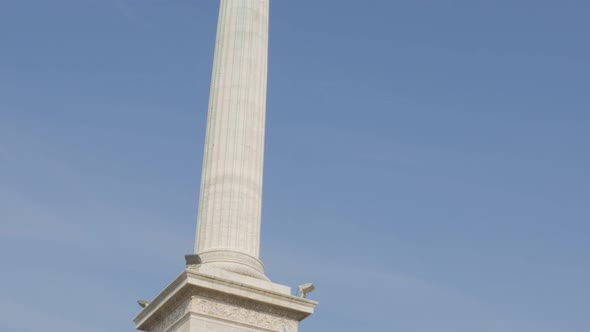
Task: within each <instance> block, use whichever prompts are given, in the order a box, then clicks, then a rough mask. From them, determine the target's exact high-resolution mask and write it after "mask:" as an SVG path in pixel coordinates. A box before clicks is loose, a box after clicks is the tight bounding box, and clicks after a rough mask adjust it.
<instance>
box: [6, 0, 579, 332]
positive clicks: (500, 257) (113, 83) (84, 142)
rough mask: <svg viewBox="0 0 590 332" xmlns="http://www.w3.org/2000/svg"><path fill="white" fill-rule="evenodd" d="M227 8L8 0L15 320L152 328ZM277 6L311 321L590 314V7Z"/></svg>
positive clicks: (280, 163) (299, 246)
mask: <svg viewBox="0 0 590 332" xmlns="http://www.w3.org/2000/svg"><path fill="white" fill-rule="evenodd" d="M217 6H218V1H216V0H194V1H192V0H191V1H189V0H174V1H173V0H53V1H41V0H38V1H32V0H3V1H1V2H0V225H1V226H0V261H1V265H0V271H1V273H0V281H1V282H0V285H1V286H0V330H1V331H13V332H29V331H37V330H38V329H39V326H42V327H43V328H44V330H45V331H76V330H77V331H89V332H106V331H109V332H112V331H133V330H134V328H133V325H132V323H131V319H132V318H133V317H134V316H135V314H137V313H138V312H139V309H140V308H139V306H137V304H136V303H135V301H136V300H137V299H141V298H150V297H153V296H154V295H156V294H157V293H158V292H159V291H160V290H161V289H162V288H163V287H165V285H167V284H168V283H169V282H170V281H172V280H173V278H175V277H176V276H177V275H178V274H179V273H180V272H181V271H182V269H183V264H184V259H183V255H184V254H186V253H189V252H190V251H191V250H192V244H193V241H194V231H195V221H196V211H197V201H198V187H199V177H200V169H201V154H202V150H203V139H204V129H205V121H206V111H207V103H208V100H207V99H208V93H209V80H210V77H211V66H212V58H213V46H214V39H215V28H216V19H217ZM271 6H272V9H271V43H270V70H269V75H270V76H269V96H268V113H267V141H266V161H265V186H264V190H265V191H264V204H263V224H262V225H263V226H262V232H263V233H262V247H261V251H262V253H261V256H262V259H263V261H264V263H265V265H266V269H267V274H268V275H269V276H270V277H271V279H272V280H273V281H275V282H278V283H282V284H287V285H291V286H296V285H298V284H301V283H305V282H310V281H312V282H314V283H315V284H316V285H317V290H316V291H315V292H314V293H312V295H311V298H312V299H314V300H317V301H319V302H320V305H319V306H318V308H317V311H316V314H315V315H314V316H312V317H310V318H309V319H308V320H306V321H304V323H303V324H302V328H301V330H302V331H306V332H319V331H403V332H427V331H428V332H430V331H438V332H447V331H448V332H473V331H478V332H581V331H589V330H590V315H589V314H588V298H590V286H588V280H590V263H589V262H590V241H589V240H588V238H589V234H590V204H589V197H590V174H589V171H588V170H589V169H590V153H589V151H590V148H589V146H590V130H589V128H590V91H589V88H590V60H589V59H590V46H589V44H588V42H587V37H588V36H587V34H588V31H590V21H589V20H588V19H587V16H588V15H587V14H588V12H589V11H590V3H589V2H587V1H570V0H561V1H547V0H536V1H532V0H497V1H482V0H469V1H468V0H455V1H451V0H448V1H444V0H437V1H435V0H412V1H410V0H396V1H371V0H367V1H349V0H322V1H317V0H297V1H277V0H274V1H272V4H271ZM23 321H25V322H30V324H26V323H25V324H23V323H22V322H23Z"/></svg>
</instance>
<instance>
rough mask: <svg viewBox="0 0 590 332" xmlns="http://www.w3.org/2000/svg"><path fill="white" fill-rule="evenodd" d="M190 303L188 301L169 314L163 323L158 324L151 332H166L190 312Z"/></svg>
mask: <svg viewBox="0 0 590 332" xmlns="http://www.w3.org/2000/svg"><path fill="white" fill-rule="evenodd" d="M189 308H190V301H186V302H184V303H182V304H181V305H179V306H178V307H176V308H175V309H174V310H172V311H171V312H170V313H168V314H167V315H166V316H165V317H164V318H163V319H162V320H161V321H159V322H157V323H156V324H155V325H154V326H153V327H152V328H151V329H150V330H149V331H150V332H164V331H166V330H168V328H169V327H170V326H172V325H173V324H174V323H176V322H177V321H178V320H179V319H181V318H182V317H183V316H184V315H186V314H187V313H188V312H189Z"/></svg>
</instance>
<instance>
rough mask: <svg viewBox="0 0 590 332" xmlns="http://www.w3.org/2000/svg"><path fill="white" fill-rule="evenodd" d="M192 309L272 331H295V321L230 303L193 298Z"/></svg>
mask: <svg viewBox="0 0 590 332" xmlns="http://www.w3.org/2000/svg"><path fill="white" fill-rule="evenodd" d="M192 311H193V312H195V313H200V314H203V315H208V316H212V317H217V318H222V319H227V320H231V321H235V322H238V323H242V324H248V325H253V326H257V327H261V328H265V329H269V330H273V331H281V332H283V331H297V322H296V321H294V320H291V319H288V318H286V317H284V316H278V315H273V314H269V313H265V312H260V311H256V310H250V309H245V308H242V307H239V306H235V305H232V304H231V303H220V302H215V301H211V300H209V299H203V298H193V308H192Z"/></svg>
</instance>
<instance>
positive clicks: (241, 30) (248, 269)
mask: <svg viewBox="0 0 590 332" xmlns="http://www.w3.org/2000/svg"><path fill="white" fill-rule="evenodd" d="M268 21H269V0H221V2H220V9H219V21H218V27H217V40H216V45H215V57H214V61H213V74H212V79H211V94H210V100H209V112H208V118H207V132H206V137H205V151H204V158H203V172H202V177H201V191H200V197H199V212H198V223H197V234H196V241H195V252H194V254H191V255H187V256H186V257H185V258H186V269H185V271H183V272H182V273H181V274H180V276H178V277H177V278H176V280H174V281H173V282H172V283H171V284H170V285H168V286H167V287H166V288H165V289H164V290H163V291H162V292H161V293H160V294H159V295H158V296H156V297H155V298H154V299H153V300H152V301H142V302H141V303H140V305H141V306H142V307H144V309H143V310H142V311H141V312H140V313H139V315H137V317H136V318H135V319H134V322H135V324H136V328H137V329H138V330H142V331H149V332H164V331H166V332H175V331H182V332H205V331H214V332H243V331H244V332H245V331H249V332H254V331H280V332H296V331H297V330H298V326H299V322H300V321H301V320H303V319H304V318H306V317H307V316H309V315H311V314H312V313H313V310H314V308H315V306H316V305H317V303H316V302H314V301H311V300H308V299H305V298H304V296H302V297H296V296H293V295H291V289H290V288H289V287H287V286H283V285H279V284H275V283H273V282H271V281H270V280H269V278H268V277H267V276H266V275H265V272H264V266H263V264H262V262H261V261H260V259H259V250H260V226H261V223H260V221H261V208H262V173H263V159H264V131H265V130H264V128H265V114H266V81H267V68H268V61H267V60H268ZM304 286H305V287H306V288H308V289H313V286H312V285H304Z"/></svg>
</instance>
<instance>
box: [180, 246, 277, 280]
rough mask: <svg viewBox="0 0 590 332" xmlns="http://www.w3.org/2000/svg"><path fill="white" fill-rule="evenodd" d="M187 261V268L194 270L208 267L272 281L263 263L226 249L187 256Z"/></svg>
mask: <svg viewBox="0 0 590 332" xmlns="http://www.w3.org/2000/svg"><path fill="white" fill-rule="evenodd" d="M185 259H186V265H187V268H190V269H192V270H198V269H200V268H201V267H205V266H206V267H211V268H214V269H218V270H223V271H227V272H230V273H233V274H238V275H244V276H247V277H251V278H255V279H260V280H265V281H270V279H268V277H267V276H266V275H264V265H263V264H262V261H260V260H259V259H258V258H256V257H253V256H250V255H247V254H244V253H241V252H238V251H233V250H226V249H216V250H209V251H204V252H200V253H198V254H192V255H186V256H185Z"/></svg>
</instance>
